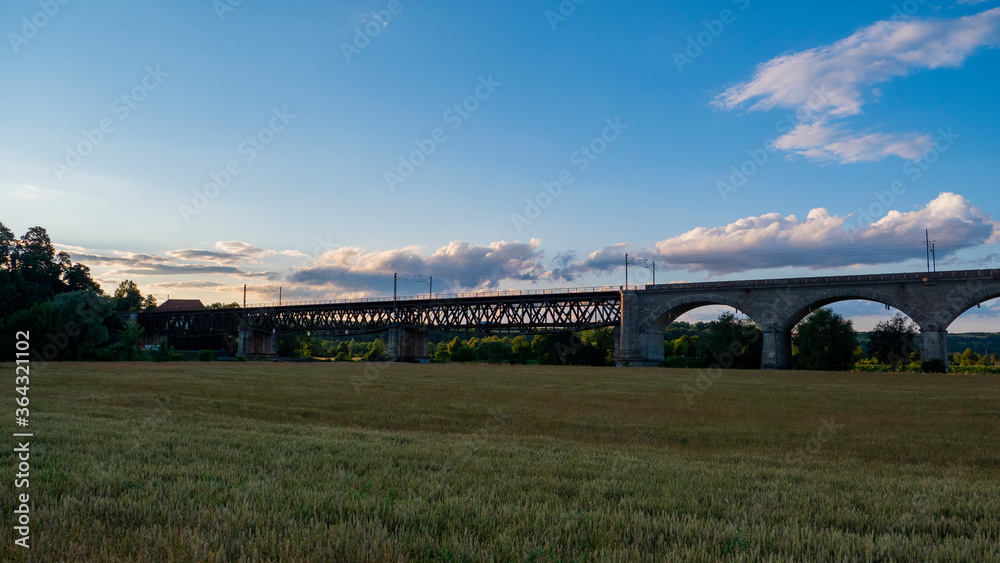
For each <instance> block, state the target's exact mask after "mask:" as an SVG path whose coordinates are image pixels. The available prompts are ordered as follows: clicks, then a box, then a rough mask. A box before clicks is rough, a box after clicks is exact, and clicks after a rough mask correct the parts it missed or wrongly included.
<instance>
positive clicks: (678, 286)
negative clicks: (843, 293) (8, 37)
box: [645, 270, 1000, 290]
mask: <svg viewBox="0 0 1000 563" xmlns="http://www.w3.org/2000/svg"><path fill="white" fill-rule="evenodd" d="M997 276H1000V270H949V271H944V272H905V273H895V274H853V275H847V276H814V277H806V278H775V279H764V280H735V281H717V282H678V283H665V284H657V285H651V284H650V285H646V286H645V289H655V290H665V289H666V290H670V289H674V290H688V289H734V288H752V287H773V286H781V285H805V284H820V283H865V282H883V281H885V282H892V281H906V280H928V281H930V280H939V279H956V278H962V279H966V278H994V277H997Z"/></svg>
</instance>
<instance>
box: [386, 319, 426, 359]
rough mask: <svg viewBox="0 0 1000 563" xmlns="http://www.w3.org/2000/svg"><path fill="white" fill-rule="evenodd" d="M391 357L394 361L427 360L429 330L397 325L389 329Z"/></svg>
mask: <svg viewBox="0 0 1000 563" xmlns="http://www.w3.org/2000/svg"><path fill="white" fill-rule="evenodd" d="M389 359H390V360H392V361H394V362H426V361H428V360H429V359H430V357H429V356H428V354H427V330H426V329H420V328H411V327H408V326H397V327H394V328H391V329H389Z"/></svg>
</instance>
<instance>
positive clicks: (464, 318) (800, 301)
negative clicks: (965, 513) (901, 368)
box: [138, 269, 1000, 368]
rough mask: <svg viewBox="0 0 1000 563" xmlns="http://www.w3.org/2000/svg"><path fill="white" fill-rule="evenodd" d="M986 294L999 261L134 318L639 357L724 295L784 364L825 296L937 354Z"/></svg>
mask: <svg viewBox="0 0 1000 563" xmlns="http://www.w3.org/2000/svg"><path fill="white" fill-rule="evenodd" d="M996 297H1000V270H996V269H994V270H956V271H945V272H927V273H914V272H908V273H895V274H861V275H848V276H819V277H805V278H780V279H760V280H739V281H719V282H697V283H667V284H658V285H652V284H647V285H644V286H627V287H626V286H616V287H612V286H605V287H597V288H576V289H559V290H539V291H502V292H490V293H469V294H456V295H438V296H433V297H431V296H423V297H403V298H398V299H393V298H375V299H358V300H344V301H334V302H323V303H319V302H309V303H291V304H285V305H281V306H271V305H267V306H254V307H247V308H245V309H216V310H197V311H171V312H150V313H143V314H141V315H139V317H138V320H139V323H140V324H141V325H142V326H143V327H144V328H145V333H146V334H147V335H150V336H155V337H159V336H207V335H213V334H214V335H239V352H240V353H243V354H251V355H252V354H261V355H262V354H268V353H272V354H273V353H275V352H276V347H277V338H276V337H277V335H278V334H297V335H311V336H323V335H330V336H343V335H351V334H366V333H372V332H381V331H386V330H388V331H389V354H390V356H391V357H392V358H393V359H396V360H414V359H422V358H426V357H427V331H428V330H443V331H449V330H467V331H470V332H475V333H479V334H497V333H507V334H525V333H537V332H551V331H579V330H586V329H591V328H600V327H614V328H615V358H616V360H617V361H621V362H623V363H630V364H633V365H642V366H650V365H656V364H658V363H659V362H661V361H663V329H664V328H666V326H667V325H669V324H670V323H671V322H673V321H674V320H676V319H677V318H678V317H680V316H681V315H683V314H684V313H687V312H688V311H691V310H694V309H697V308H699V307H703V306H707V305H725V306H730V307H733V308H734V309H736V310H738V311H739V312H741V313H743V314H745V315H746V316H747V317H749V318H750V320H752V321H753V322H754V323H756V324H757V326H759V327H760V329H761V331H762V333H763V338H764V342H763V353H762V354H763V356H762V358H761V363H762V365H763V367H765V368H785V367H789V366H790V365H791V359H792V337H791V335H792V329H793V328H794V327H795V325H796V324H798V323H799V321H801V320H802V319H803V318H805V317H806V316H807V315H808V314H809V313H811V312H812V311H814V310H816V309H819V308H821V307H824V306H826V305H829V304H831V303H836V302H838V301H846V300H856V299H861V300H868V301H876V302H878V303H882V304H884V305H886V306H887V307H894V308H896V309H898V310H899V311H901V312H903V313H904V314H906V315H907V316H908V317H910V319H912V320H913V321H914V322H915V323H916V324H917V325H918V326H919V327H920V333H921V346H920V350H921V359H922V360H923V361H929V360H935V359H936V360H940V361H942V362H944V363H947V361H948V347H947V331H948V326H949V325H950V324H951V323H952V321H954V320H955V319H956V318H958V317H959V316H960V315H961V314H962V313H963V312H965V311H967V310H968V309H970V308H972V307H976V306H978V305H979V304H980V303H982V302H984V301H988V300H990V299H993V298H996Z"/></svg>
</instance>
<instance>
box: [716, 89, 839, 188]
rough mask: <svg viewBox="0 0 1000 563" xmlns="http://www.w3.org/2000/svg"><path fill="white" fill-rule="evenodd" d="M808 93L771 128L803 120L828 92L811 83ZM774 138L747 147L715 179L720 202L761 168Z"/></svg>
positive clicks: (786, 129)
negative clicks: (725, 172) (736, 161)
mask: <svg viewBox="0 0 1000 563" xmlns="http://www.w3.org/2000/svg"><path fill="white" fill-rule="evenodd" d="M810 90H811V91H812V93H811V94H810V95H809V99H808V100H807V101H806V103H805V104H804V105H802V106H800V107H799V108H798V109H796V110H795V112H794V113H793V112H791V111H789V112H787V113H785V115H783V116H781V117H780V118H779V119H778V120H777V121H775V122H774V131H775V132H776V133H777V134H778V135H779V136H780V135H784V134H786V133H791V132H792V131H794V130H795V128H796V127H798V126H799V125H800V124H802V123H805V122H807V121H808V120H809V119H811V118H812V116H813V114H814V113H815V112H816V111H818V110H819V109H821V108H823V107H824V106H826V104H827V102H828V101H829V96H828V95H827V94H826V92H824V91H823V87H822V86H821V87H819V88H817V87H815V86H812V87H811V88H810ZM776 142H777V139H776V138H774V137H771V138H768V139H764V143H763V145H762V146H760V147H755V148H751V149H747V151H746V155H747V156H748V157H749V158H747V159H746V160H744V161H743V162H740V163H739V164H734V165H732V166H730V167H729V171H730V174H729V176H728V177H727V178H725V179H724V180H719V181H718V182H716V183H715V189H716V190H718V191H719V196H720V197H722V202H723V203H725V202H727V201H729V197H730V196H731V195H733V194H735V193H737V192H739V191H740V188H742V187H743V186H745V185H746V184H747V182H749V181H750V178H752V177H753V176H754V175H756V174H757V173H758V172H760V170H761V168H763V167H764V165H766V164H767V162H768V161H769V160H770V157H771V155H772V154H774V153H775V152H777V151H778V149H777V147H775V143H776Z"/></svg>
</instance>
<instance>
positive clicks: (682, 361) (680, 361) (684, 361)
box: [658, 356, 705, 369]
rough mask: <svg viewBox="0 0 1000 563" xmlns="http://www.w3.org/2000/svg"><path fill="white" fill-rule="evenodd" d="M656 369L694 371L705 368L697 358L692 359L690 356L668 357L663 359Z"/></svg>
mask: <svg viewBox="0 0 1000 563" xmlns="http://www.w3.org/2000/svg"><path fill="white" fill-rule="evenodd" d="M658 367H661V368H682V369H694V368H700V367H705V366H704V362H702V361H700V360H699V359H698V358H692V357H691V356H670V357H667V358H664V359H663V361H662V362H660V365H659V366H658Z"/></svg>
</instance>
